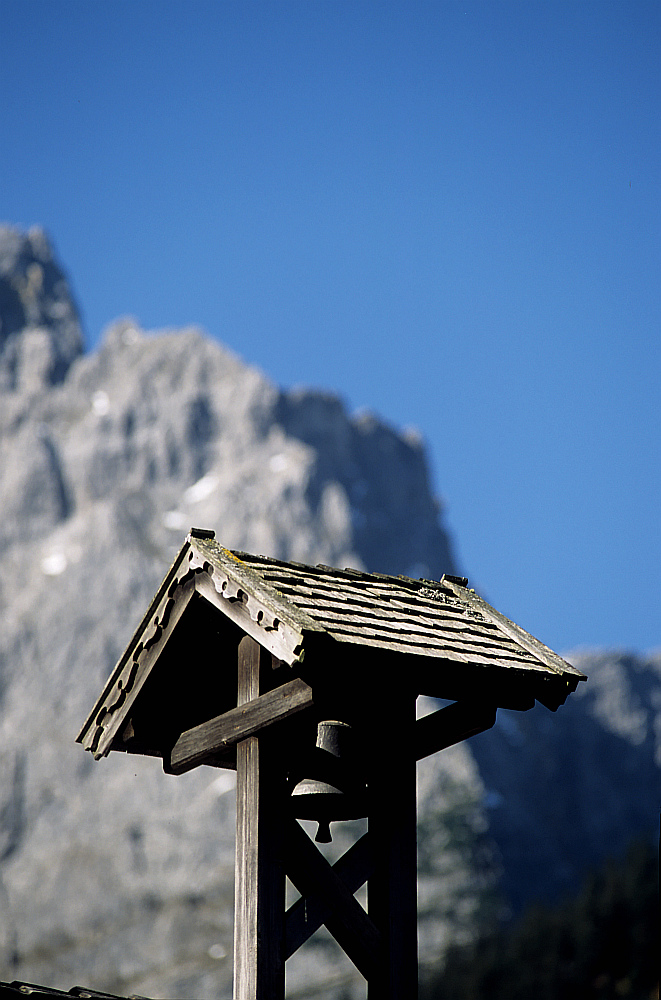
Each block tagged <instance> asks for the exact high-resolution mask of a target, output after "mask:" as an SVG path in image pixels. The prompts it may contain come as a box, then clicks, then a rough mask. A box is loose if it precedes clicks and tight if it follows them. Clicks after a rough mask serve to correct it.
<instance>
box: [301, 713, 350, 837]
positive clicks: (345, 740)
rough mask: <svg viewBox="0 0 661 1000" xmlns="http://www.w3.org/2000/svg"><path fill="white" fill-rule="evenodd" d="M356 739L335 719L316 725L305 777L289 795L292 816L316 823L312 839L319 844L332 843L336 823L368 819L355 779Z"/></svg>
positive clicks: (342, 723) (344, 724) (348, 728)
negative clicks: (334, 823)
mask: <svg viewBox="0 0 661 1000" xmlns="http://www.w3.org/2000/svg"><path fill="white" fill-rule="evenodd" d="M354 744H355V737H354V733H353V730H352V728H351V726H349V725H347V723H346V722H338V721H337V720H336V719H326V720H324V721H322V722H319V723H317V744H316V746H315V748H314V750H313V751H312V754H311V755H310V757H309V760H308V761H307V762H306V770H308V774H309V775H312V774H314V775H315V777H311V776H309V777H305V778H303V779H302V780H301V781H299V782H298V784H297V785H296V786H295V787H294V790H293V791H292V793H291V796H292V802H293V805H294V815H295V816H296V817H297V818H298V819H314V820H317V821H318V823H319V826H318V829H317V835H316V837H315V838H314V839H315V840H316V841H317V843H319V844H328V843H330V840H331V832H330V824H331V823H332V822H334V821H335V820H346V819H360V818H361V817H363V816H365V815H367V813H366V807H365V794H366V790H365V784H364V782H362V781H361V780H360V778H359V777H357V776H356V761H355V745H354Z"/></svg>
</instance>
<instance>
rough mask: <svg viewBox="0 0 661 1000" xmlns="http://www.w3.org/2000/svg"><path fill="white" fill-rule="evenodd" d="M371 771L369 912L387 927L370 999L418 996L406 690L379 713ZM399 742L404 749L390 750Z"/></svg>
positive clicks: (411, 721)
mask: <svg viewBox="0 0 661 1000" xmlns="http://www.w3.org/2000/svg"><path fill="white" fill-rule="evenodd" d="M378 715H379V723H378V727H379V731H380V736H379V734H378V733H375V734H374V738H373V740H372V754H371V757H372V759H371V762H370V774H369V815H368V826H369V837H370V841H371V845H372V851H373V863H374V874H373V875H372V877H371V878H370V879H369V881H368V883H367V900H368V912H369V915H370V917H371V918H372V920H373V922H374V923H375V924H376V926H377V928H378V929H379V931H380V932H381V949H382V952H381V960H380V962H379V963H378V971H377V974H376V976H373V977H372V978H370V981H369V983H368V998H369V1000H415V998H416V997H417V995H418V912H417V911H418V906H417V842H416V776H415V753H414V741H413V735H414V726H415V698H414V697H413V696H407V695H406V694H405V693H404V694H401V693H400V696H399V697H398V700H397V704H396V705H393V704H386V705H385V706H384V707H383V708H382V709H380V711H379V713H378ZM394 742H396V744H397V746H398V747H399V748H400V752H399V753H388V752H387V751H384V752H383V753H381V754H380V755H379V754H378V747H379V745H380V746H381V747H386V748H387V747H389V746H392V743H394Z"/></svg>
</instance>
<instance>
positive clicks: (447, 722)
mask: <svg viewBox="0 0 661 1000" xmlns="http://www.w3.org/2000/svg"><path fill="white" fill-rule="evenodd" d="M495 721H496V707H495V706H494V705H483V704H480V703H479V702H477V703H475V702H461V701H458V702H456V703H455V704H454V705H448V706H447V708H441V709H439V711H438V712H433V713H432V714H431V715H425V716H424V717H423V718H422V719H418V721H417V722H416V724H415V728H414V730H413V748H414V752H415V759H416V760H422V758H423V757H429V755H430V754H433V753H437V752H438V751H439V750H445V749H446V747H451V746H453V745H454V744H455V743H461V742H462V740H467V739H468V738H469V737H470V736H476V735H477V733H483V732H484V731H485V730H486V729H491V727H492V726H493V724H494V722H495Z"/></svg>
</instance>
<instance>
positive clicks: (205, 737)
mask: <svg viewBox="0 0 661 1000" xmlns="http://www.w3.org/2000/svg"><path fill="white" fill-rule="evenodd" d="M313 704H314V702H313V699H312V688H311V687H310V686H309V684H306V683H305V681H302V680H301V679H300V678H299V677H296V678H294V680H291V681H287V682H286V683H285V684H281V685H280V687H277V688H274V690H273V691H268V692H267V693H266V694H262V695H259V697H258V698H253V699H252V700H251V701H249V702H247V703H246V704H245V705H239V706H238V707H237V708H232V709H230V710H229V711H228V712H225V713H224V714H223V715H218V716H216V718H214V719H210V720H209V721H208V722H203V723H202V724H201V725H199V726H194V727H193V728H192V729H187V730H186V732H184V733H182V734H181V736H180V737H179V739H178V740H177V742H176V743H175V745H174V747H173V748H172V752H171V754H170V771H171V772H172V773H173V774H183V773H184V772H185V771H190V770H191V769H192V768H194V767H197V765H198V764H203V763H204V761H205V759H206V758H208V757H211V756H214V755H216V756H217V755H222V753H223V752H224V751H226V750H229V749H230V747H233V746H235V745H236V744H237V743H240V742H241V740H245V739H247V738H248V737H249V736H255V735H260V736H261V735H262V733H263V732H264V731H265V730H266V729H268V728H269V727H270V726H272V725H274V724H275V723H276V722H283V721H284V720H285V719H288V718H289V717H290V716H292V715H295V714H296V713H298V712H303V711H305V710H306V709H308V708H311V707H312V705H313Z"/></svg>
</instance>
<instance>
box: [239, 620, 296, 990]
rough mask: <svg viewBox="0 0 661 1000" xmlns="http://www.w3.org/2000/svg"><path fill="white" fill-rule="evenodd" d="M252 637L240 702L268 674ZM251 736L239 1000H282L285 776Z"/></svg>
mask: <svg viewBox="0 0 661 1000" xmlns="http://www.w3.org/2000/svg"><path fill="white" fill-rule="evenodd" d="M270 661H271V658H270V656H268V664H267V663H266V656H265V654H264V651H263V650H262V647H260V645H259V644H258V643H257V642H256V641H255V640H254V639H252V638H251V637H250V636H245V637H244V638H243V639H242V640H241V642H240V643H239V650H238V692H237V694H238V701H239V704H246V703H247V702H250V701H252V700H253V699H255V698H258V697H259V693H260V683H261V682H260V676H261V675H262V674H264V673H266V670H267V669H270ZM264 739H265V737H261V738H260V737H257V736H250V737H248V739H245V740H242V741H241V742H240V743H239V745H238V747H237V785H236V789H237V791H236V875H235V910H234V1000H284V995H285V958H284V913H285V873H284V866H283V860H282V830H283V828H282V816H281V814H282V802H283V798H284V795H285V782H284V776H283V775H282V774H281V773H280V772H279V770H278V764H279V761H278V757H277V754H274V753H273V752H272V751H271V752H270V753H269V752H268V750H267V748H266V747H265V746H264V743H263V741H264Z"/></svg>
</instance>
